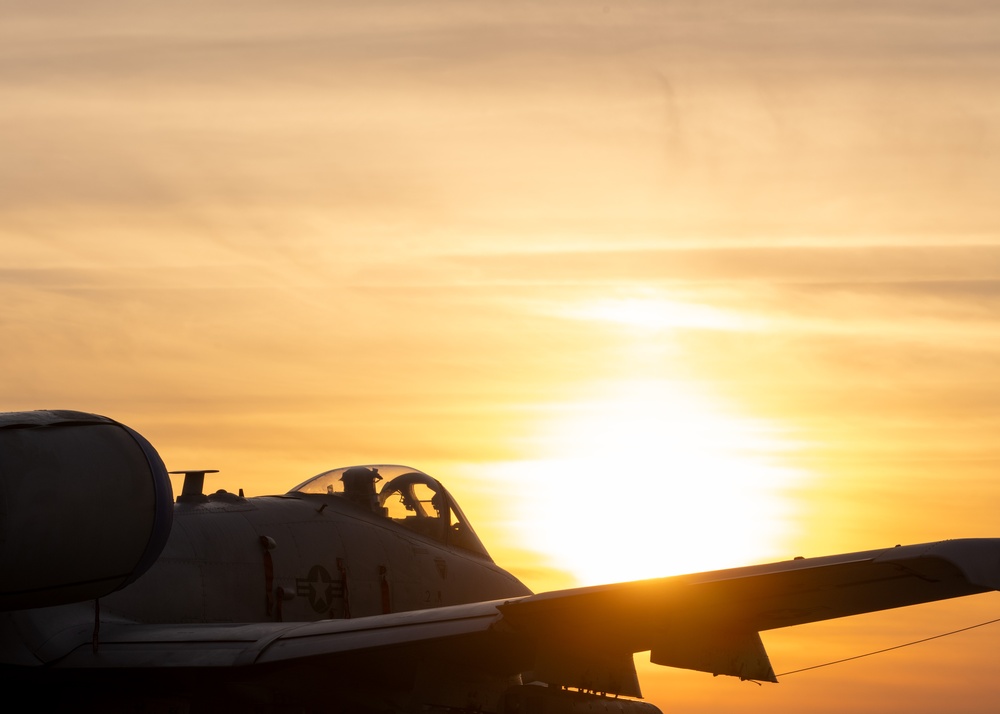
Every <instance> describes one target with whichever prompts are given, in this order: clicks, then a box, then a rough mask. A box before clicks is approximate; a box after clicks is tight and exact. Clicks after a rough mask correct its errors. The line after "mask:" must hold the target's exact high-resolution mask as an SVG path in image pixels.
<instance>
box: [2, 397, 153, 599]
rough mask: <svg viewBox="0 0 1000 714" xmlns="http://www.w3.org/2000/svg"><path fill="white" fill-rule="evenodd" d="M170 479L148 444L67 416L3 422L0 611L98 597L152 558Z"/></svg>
mask: <svg viewBox="0 0 1000 714" xmlns="http://www.w3.org/2000/svg"><path fill="white" fill-rule="evenodd" d="M172 519H173V492H172V489H171V487H170V477H169V476H167V471H166V469H165V468H164V466H163V461H162V460H161V459H160V456H159V454H157V453H156V450H155V449H154V448H153V447H152V445H150V443H149V442H148V441H146V439H144V438H143V437H142V436H140V435H139V434H138V433H136V432H135V431H133V430H132V429H130V428H128V427H127V426H125V425H123V424H119V423H118V422H116V421H113V420H111V419H108V418H106V417H102V416H97V415H95V414H86V413H83V412H73V411H34V412H11V413H0V573H3V580H2V582H0V610H19V609H24V608H35V607H47V606H51V605H62V604H66V603H70V602H80V601H83V600H91V599H94V598H98V597H102V596H104V595H107V594H108V593H111V592H113V591H115V590H117V589H119V588H122V587H124V586H125V585H127V584H129V583H131V582H132V581H134V580H135V579H136V578H138V577H139V576H140V575H142V574H143V573H144V572H145V571H146V570H147V569H148V568H149V567H150V566H151V565H152V564H153V562H155V560H156V558H157V557H159V555H160V552H161V551H162V550H163V546H164V545H165V544H166V542H167V536H168V535H169V533H170V526H171V522H172Z"/></svg>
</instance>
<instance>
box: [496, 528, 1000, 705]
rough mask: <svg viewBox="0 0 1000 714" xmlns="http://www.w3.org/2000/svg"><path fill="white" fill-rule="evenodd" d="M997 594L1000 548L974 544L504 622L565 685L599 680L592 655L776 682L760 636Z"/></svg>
mask: <svg viewBox="0 0 1000 714" xmlns="http://www.w3.org/2000/svg"><path fill="white" fill-rule="evenodd" d="M997 589H1000V539H967V540H953V541H942V542H938V543H928V544H923V545H911V546H904V547H899V546H897V547H895V548H888V549H885V550H872V551H865V552H860V553H849V554H845V555H835V556H828V557H822V558H811V559H796V560H792V561H786V562H779V563H772V564H768V565H759V566H750V567H745V568H736V569H732V570H719V571H713V572H706V573H696V574H692V575H681V576H676V577H670V578H661V579H656V580H644V581H638V582H632V583H619V584H614V585H604V586H597V587H591V588H580V589H576V590H566V591H561V592H553V593H544V594H540V595H533V596H530V597H527V598H524V599H522V600H519V601H517V602H512V603H508V604H505V605H503V606H501V608H500V610H501V612H502V613H503V615H504V621H505V622H506V623H508V624H509V626H511V627H513V628H514V629H516V630H520V631H531V632H533V633H535V637H536V638H537V641H538V642H539V646H540V649H541V650H542V651H543V652H546V651H548V652H547V655H546V656H545V657H544V658H543V659H544V660H545V661H549V660H553V661H559V662H560V669H559V671H554V672H552V674H553V675H555V676H556V677H557V678H558V679H557V681H558V680H566V679H569V678H573V677H575V678H577V679H579V678H581V677H582V676H583V674H582V673H583V672H586V671H589V668H590V667H591V664H590V663H589V662H588V657H589V654H588V653H590V652H594V651H603V652H625V651H627V652H629V653H634V652H641V651H645V650H651V659H652V661H653V662H654V663H655V664H660V665H665V666H672V667H680V668H684V669H694V670H699V671H705V672H711V673H712V674H726V675H731V676H736V677H741V678H743V679H754V680H762V681H770V682H775V681H777V679H776V678H775V675H774V671H773V669H772V668H771V664H770V662H769V660H768V657H767V654H766V653H765V651H764V647H763V644H762V643H761V640H760V636H759V633H760V632H761V631H764V630H771V629H776V628H780V627H789V626H792V625H800V624H804V623H807V622H816V621H819V620H828V619H832V618H837V617H846V616H849V615H856V614H860V613H864V612H874V611H878V610H886V609H890V608H896V607H904V606H907V605H915V604H918V603H923V602H932V601H935V600H944V599H947V598H953V597H961V596H964V595H973V594H976V593H982V592H987V591H989V590H997ZM574 661H575V662H576V665H575V667H574V666H573V664H572V663H573V662H574ZM567 670H569V672H573V671H574V670H575V673H574V674H572V676H567V675H568V672H567ZM538 674H540V675H545V674H548V673H547V672H539V673H538ZM541 678H543V679H544V678H545V677H544V676H542V677H541ZM559 683H561V684H566V685H567V686H579V685H575V684H573V683H572V682H569V681H559Z"/></svg>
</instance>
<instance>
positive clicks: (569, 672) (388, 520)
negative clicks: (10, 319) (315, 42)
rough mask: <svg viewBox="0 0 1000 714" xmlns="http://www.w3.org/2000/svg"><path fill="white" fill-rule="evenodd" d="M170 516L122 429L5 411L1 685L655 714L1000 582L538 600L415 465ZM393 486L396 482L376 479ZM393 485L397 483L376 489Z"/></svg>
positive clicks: (447, 708) (224, 496)
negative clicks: (673, 697)
mask: <svg viewBox="0 0 1000 714" xmlns="http://www.w3.org/2000/svg"><path fill="white" fill-rule="evenodd" d="M184 473H185V481H184V487H183V489H182V493H181V494H180V495H179V496H178V498H177V501H176V503H174V500H173V495H172V491H171V486H170V480H169V476H168V475H167V471H166V469H165V468H164V466H163V463H162V461H161V460H160V457H159V456H158V454H157V453H156V451H155V449H154V448H153V447H152V446H151V445H150V444H149V442H148V441H146V440H145V439H144V438H143V437H142V436H140V435H139V434H138V433H136V432H135V431H133V430H132V429H130V428H128V427H126V426H124V425H122V424H120V423H118V422H115V421H113V420H111V419H108V418H106V417H101V416H96V415H93V414H86V413H82V412H72V411H38V412H21V413H9V414H0V568H2V571H0V572H3V584H2V589H0V678H2V681H3V683H4V685H5V693H6V695H7V696H8V697H9V698H10V697H14V698H15V699H17V694H18V693H19V692H20V693H23V694H24V695H25V697H26V699H25V700H26V701H30V702H31V703H32V705H33V706H35V707H36V708H50V707H65V708H70V707H72V708H74V709H99V710H101V711H115V710H121V711H125V710H127V711H201V710H220V709H222V710H229V709H236V708H239V709H240V710H242V711H332V712H497V713H506V714H511V713H515V712H517V713H531V712H545V713H547V714H553V713H555V714H560V713H566V714H568V713H570V712H592V711H601V712H621V713H626V714H642V713H649V714H652V713H655V712H658V711H659V710H658V709H657V708H656V707H654V706H653V705H651V704H649V703H646V702H642V701H639V700H638V698H639V697H641V692H640V689H639V683H638V680H637V677H636V673H635V669H634V666H633V661H632V655H633V653H635V652H642V651H646V650H650V651H651V658H652V661H653V662H654V663H656V664H661V665H666V666H672V667H682V668H688V669H694V670H700V671H705V672H711V673H713V674H725V675H731V676H735V677H740V678H743V679H752V680H762V681H772V682H773V681H776V678H775V676H774V671H773V669H772V667H771V664H770V662H769V660H768V656H767V653H766V652H765V651H764V647H763V644H762V642H761V639H760V635H759V633H760V632H761V631H763V630H768V629H773V628H778V627H787V626H791V625H797V624H802V623H806V622H813V621H817V620H825V619H830V618H836V617H844V616H847V615H853V614H857V613H862V612H869V611H875V610H882V609H887V608H893V607H901V606H905V605H913V604H916V603H921V602H929V601H934V600H940V599H944V598H951V597H958V596H964V595H970V594H974V593H981V592H985V591H988V590H995V589H998V588H1000V539H976V540H972V539H968V540H955V541H943V542H939V543H930V544H925V545H911V546H905V547H899V546H897V547H895V548H889V549H885V550H873V551H867V552H861V553H849V554H843V555H835V556H829V557H822V558H810V559H795V560H789V561H785V562H779V563H773V564H769V565H757V566H750V567H745V568H736V569H730V570H720V571H714V572H707V573H697V574H692V575H682V576H675V577H668V578H661V579H654V580H644V581H638V582H631V583H617V584H611V585H603V586H597V587H585V588H576V589H570V590H562V591H557V592H549V593H543V594H538V595H533V594H531V592H530V591H529V590H528V588H526V587H525V586H524V585H523V584H521V583H520V582H519V581H518V580H517V579H516V578H515V577H514V576H512V575H511V574H509V573H507V572H506V571H505V570H503V569H502V568H500V567H499V566H497V565H496V564H495V563H494V562H493V560H492V559H491V558H490V556H489V554H488V553H487V551H486V549H485V548H484V547H483V544H482V543H481V542H480V540H479V538H478V537H477V536H476V534H475V532H474V531H473V529H472V527H471V525H470V524H469V522H468V520H467V519H466V518H465V516H464V514H463V513H462V511H461V509H460V508H459V506H458V504H457V503H456V502H455V500H454V498H452V496H451V494H449V493H448V491H447V490H446V489H445V488H444V487H443V486H442V485H441V484H440V483H439V482H438V481H437V480H435V479H434V478H432V477H430V476H428V475H427V474H424V473H422V472H420V471H417V470H415V469H411V468H408V467H404V466H396V465H391V466H386V465H379V466H362V467H351V468H343V469H335V470H332V471H327V472H325V473H323V474H320V475H319V476H316V477H315V478H312V479H309V480H308V481H306V482H304V483H302V484H299V485H298V486H297V487H295V488H294V489H292V490H291V491H289V492H288V493H286V494H284V495H280V496H264V497H258V498H244V497H243V495H242V494H232V493H227V492H225V491H218V492H216V493H214V494H209V495H205V494H204V493H203V492H202V491H203V481H204V476H205V473H208V471H188V472H184ZM382 481H384V483H381V484H380V482H382ZM379 485H381V488H378V486H379Z"/></svg>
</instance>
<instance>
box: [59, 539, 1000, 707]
mask: <svg viewBox="0 0 1000 714" xmlns="http://www.w3.org/2000/svg"><path fill="white" fill-rule="evenodd" d="M996 589H1000V539H970V540H954V541H943V542H939V543H930V544H925V545H912V546H904V547H895V548H889V549H885V550H873V551H866V552H860V553H850V554H845V555H836V556H829V557H822V558H811V559H796V560H791V561H786V562H779V563H772V564H769V565H759V566H750V567H744V568H736V569H731V570H719V571H712V572H706V573H697V574H692V575H681V576H674V577H668V578H661V579H655V580H643V581H636V582H629V583H618V584H613V585H604V586H597V587H587V588H576V589H570V590H562V591H555V592H550V593H543V594H539V595H532V596H527V597H524V598H516V599H510V600H498V601H492V602H480V603H472V604H467V605H457V606H451V607H443V608H437V609H432V610H420V611H414V612H404V613H394V614H389V615H379V616H374V617H365V618H357V619H353V620H324V621H320V622H313V623H256V624H205V625H168V624H160V625H150V624H135V623H127V622H117V623H116V622H107V623H104V622H102V623H101V631H100V636H99V646H98V647H97V648H96V649H95V648H94V647H93V646H92V644H91V641H90V636H89V632H88V633H87V638H86V640H85V641H83V640H82V639H78V640H77V643H76V645H75V646H73V647H72V648H71V649H70V650H68V651H65V650H64V652H66V654H65V656H62V657H61V658H59V659H58V660H55V661H52V660H49V661H50V662H51V664H50V667H55V668H57V669H66V668H69V669H79V668H83V669H92V668H95V667H96V668H102V669H103V668H113V669H119V668H128V669H131V670H133V671H138V670H144V669H146V670H149V669H156V670H160V671H162V670H163V669H164V668H180V669H184V670H188V671H190V670H192V669H196V668H206V669H207V670H214V671H216V672H220V671H221V670H220V668H225V669H227V670H228V671H230V672H232V671H233V669H232V668H236V669H237V670H240V671H243V672H246V673H248V676H250V677H253V676H258V675H254V674H251V673H254V672H257V673H259V676H262V677H267V676H270V673H273V672H275V671H280V672H281V677H282V678H287V677H288V676H289V673H290V672H296V673H298V676H299V677H302V678H305V677H319V678H324V681H326V678H329V677H330V676H332V675H331V674H330V673H332V672H338V673H340V674H341V675H343V676H345V677H349V678H355V677H357V676H360V674H359V673H361V672H370V671H375V670H376V669H377V670H378V671H381V672H385V671H386V669H387V668H388V669H389V670H392V671H395V672H396V673H397V675H398V676H403V674H402V672H403V670H408V671H410V673H411V675H410V676H411V677H412V676H417V675H413V672H416V671H420V672H423V673H424V674H426V672H429V671H433V672H438V673H439V674H440V672H442V671H447V672H448V676H456V673H457V675H458V676H461V672H462V671H463V668H474V669H475V672H476V676H482V673H483V672H489V673H492V674H495V675H496V677H498V678H502V677H509V676H511V675H514V674H517V673H518V672H531V673H533V677H534V678H535V679H537V680H539V681H545V682H548V683H550V684H554V685H562V686H568V687H577V688H581V689H589V690H594V691H601V692H609V693H616V694H623V695H626V696H641V694H640V692H639V688H638V682H637V681H636V678H635V672H634V668H633V667H632V658H631V657H632V654H633V653H634V652H641V651H645V650H651V651H652V660H653V662H654V663H657V664H662V665H666V666H673V667H681V668H686V669H695V670H700V671H706V672H711V673H713V674H727V675H733V676H738V677H741V678H743V679H755V680H765V681H776V679H775V676H774V672H773V670H772V668H771V665H770V662H769V661H768V657H767V654H766V653H765V651H764V648H763V645H762V643H761V640H760V637H759V634H758V633H759V632H761V631H763V630H769V629H774V628H779V627H787V626H791V625H798V624H803V623H806V622H814V621H818V620H826V619H830V618H836V617H844V616H848V615H854V614H859V613H863V612H871V611H876V610H884V609H889V608H894V607H902V606H906V605H913V604H917V603H922V602H931V601H935V600H942V599H946V598H951V597H959V596H964V595H971V594H975V593H981V592H986V591H989V590H996ZM81 635H82V633H81ZM66 644H68V642H66V641H64V643H63V645H64V646H65V645H66ZM52 654H54V653H49V656H51V655H52ZM421 668H423V669H421ZM470 671H471V670H470ZM421 676H422V675H421Z"/></svg>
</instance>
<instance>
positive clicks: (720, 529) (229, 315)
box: [0, 0, 1000, 713]
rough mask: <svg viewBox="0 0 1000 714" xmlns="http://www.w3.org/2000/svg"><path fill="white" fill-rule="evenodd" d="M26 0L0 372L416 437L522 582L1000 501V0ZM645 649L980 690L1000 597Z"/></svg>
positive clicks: (235, 469)
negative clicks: (725, 649) (767, 659)
mask: <svg viewBox="0 0 1000 714" xmlns="http://www.w3.org/2000/svg"><path fill="white" fill-rule="evenodd" d="M0 18H2V21H0V132H2V137H3V138H2V139H0V304H2V308H0V375H2V376H0V380H2V387H3V389H2V392H0V411H16V410H24V409H43V408H62V409H78V410H83V411H92V412H97V413H101V414H105V415H107V416H110V417H113V418H115V419H118V420H120V421H122V422H124V423H126V424H128V425H130V426H132V427H134V428H135V429H137V430H138V431H139V432H141V433H142V434H143V435H145V436H146V437H147V438H149V439H150V440H151V441H152V443H153V444H154V445H155V446H156V447H157V449H158V450H159V452H160V454H161V455H162V456H163V458H164V460H165V461H166V463H167V466H168V467H169V468H171V469H184V468H215V469H219V470H220V473H219V474H217V475H216V476H215V477H214V480H213V479H212V477H210V480H209V482H208V484H207V485H208V487H209V488H211V489H213V490H214V489H215V488H227V489H229V490H233V491H235V490H236V489H237V488H240V487H242V488H244V489H245V490H246V492H247V493H248V495H259V494H265V493H280V492H284V491H285V490H287V489H288V488H290V487H291V486H293V485H295V484H297V483H299V482H300V481H302V480H304V479H305V478H307V477H309V476H311V475H313V474H316V473H318V472H320V471H324V470H326V469H328V468H333V467H336V466H343V465H348V464H351V463H365V462H380V463H406V464H411V465H413V466H415V467H418V468H421V469H423V470H426V471H428V472H429V473H431V474H433V475H435V476H437V477H439V478H440V479H441V480H442V481H444V483H445V484H446V485H447V486H448V488H449V489H450V490H451V491H452V493H453V494H454V495H455V497H456V499H457V500H458V501H459V503H461V504H462V507H463V509H464V510H465V512H466V514H467V515H468V516H469V517H470V519H471V520H472V522H473V524H474V526H475V527H476V529H477V530H478V532H479V535H480V537H481V538H482V540H483V541H484V542H485V543H486V545H487V547H488V548H489V549H490V551H491V553H492V554H493V556H494V558H495V559H496V560H497V561H498V562H499V563H500V564H502V565H504V566H505V567H508V568H510V569H511V571H512V572H514V573H515V574H517V575H518V576H520V577H521V578H522V579H523V580H524V581H525V582H526V583H527V584H528V585H529V586H531V587H532V588H533V589H535V590H546V589H552V588H558V587H569V586H573V585H576V584H595V583H599V582H607V581H617V580H623V579H635V578H642V577H651V576H654V575H668V574H673V573H680V572H689V571H696V570H707V569H713V568H719V567H727V566H735V565H742V564H750V563H755V562H765V561H769V560H779V559H786V558H789V557H792V556H796V555H803V556H814V555H826V554H831V553H839V552H846V551H852V550H864V549H869V548H878V547H886V546H892V545H895V544H897V543H917V542H924V541H931V540H938V539H945V538H953V537H968V536H1000V443H998V437H997V434H998V433H1000V431H998V430H1000V319H998V316H1000V199H998V196H1000V191H998V189H1000V7H998V6H997V5H996V3H991V2H975V1H968V2H965V1H962V2H944V1H942V2H921V1H920V0H913V1H912V2H901V1H899V2H860V1H858V2H854V1H851V0H844V1H842V2H824V1H815V2H800V1H793V0H788V1H779V0H775V1H773V2H766V1H747V2H722V1H720V2H695V1H691V2H680V1H678V0H661V1H659V2H611V1H606V2H587V1H577V2H568V1H566V2H552V3H547V4H544V5H543V4H540V3H527V2H504V3H483V2H383V3H378V4H361V3H351V4H348V3H343V2H333V1H330V2H312V1H308V0H301V1H298V2H287V3H264V2H256V1H253V0H251V1H248V2H216V3H210V4H208V3H201V2H172V3H124V2H94V3H86V4H83V3H76V2H47V3H28V2H15V1H14V0H0ZM997 617H1000V595H997V594H993V595H984V596H978V597H976V598H971V599H966V600H962V601H956V602H952V603H944V604H939V605H934V606H926V607H922V608H913V609H910V610H906V611H900V612H898V613H888V614H879V615H871V616H864V617H861V618H854V619H852V620H847V621H839V622H833V623H826V624H823V625H816V626H807V627H802V628H798V629H795V630H789V631H784V632H776V633H765V635H764V642H765V644H766V645H767V646H768V649H769V651H770V653H771V658H772V662H773V663H774V666H775V670H776V671H777V672H779V673H781V672H786V671H789V670H793V669H797V668H799V667H805V666H809V665H813V664H819V663H822V662H825V661H828V660H832V659H837V658H840V657H849V656H853V655H857V654H862V653H864V652H867V651H870V650H876V649H882V648H885V647H891V646H893V645H897V644H901V643H903V642H907V641H910V640H915V639H919V638H923V637H928V636H931V635H935V634H939V633H941V632H945V631H947V630H952V629H957V628H960V627H965V626H968V625H973V624H976V623H978V622H982V621H985V620H989V619H993V618H997ZM640 659H641V658H640ZM640 674H641V679H642V682H643V687H644V691H645V694H646V695H647V697H649V698H650V699H651V701H653V702H654V703H655V704H657V705H658V706H660V707H661V708H662V709H664V711H678V712H681V711H683V712H719V711H733V712H736V711H739V712H771V713H774V712H803V711H809V712H841V711H847V710H850V711H860V712H907V713H912V712H928V713H929V712H939V711H942V710H943V709H949V708H950V709H952V710H960V711H965V712H994V711H995V710H996V702H997V701H1000V625H994V626H992V627H987V628H983V629H980V630H976V631H974V632H971V633H966V634H962V635H957V636H955V637H951V638H946V639H943V640H938V641H935V642H932V643H927V644H924V645H921V646H918V647H914V648H909V649H906V650H901V651H897V652H893V653H889V654H884V655H880V656H879V657H874V658H870V659H866V660H861V661H858V662H852V663H850V664H844V665H839V666H837V667H831V668H827V669H823V670H818V671H814V672H808V673H801V674H796V675H792V676H789V677H788V678H787V679H786V680H784V681H783V683H782V684H780V685H777V686H774V685H771V686H766V685H765V686H763V687H757V686H755V685H753V684H749V683H741V682H738V681H735V680H729V679H725V678H719V679H713V678H712V677H711V676H710V675H707V674H698V673H690V672H682V671H678V670H666V669H659V668H650V667H646V666H643V667H642V670H641V673H640Z"/></svg>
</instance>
